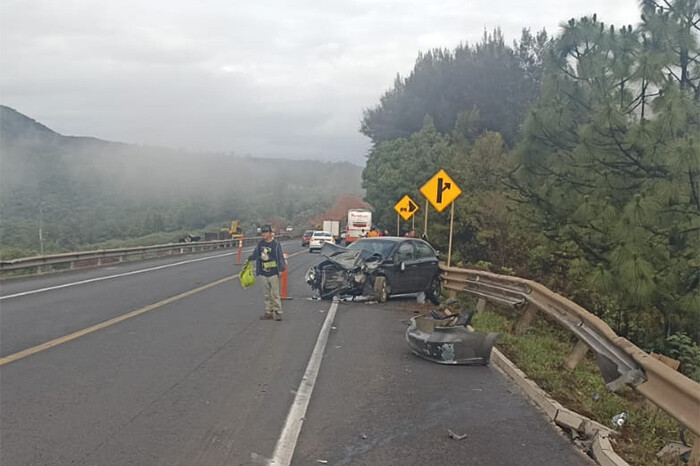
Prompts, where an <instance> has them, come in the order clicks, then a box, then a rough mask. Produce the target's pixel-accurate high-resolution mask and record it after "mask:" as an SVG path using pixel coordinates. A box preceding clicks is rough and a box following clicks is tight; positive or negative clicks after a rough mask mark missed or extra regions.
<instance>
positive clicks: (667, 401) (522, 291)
mask: <svg viewBox="0 0 700 466" xmlns="http://www.w3.org/2000/svg"><path fill="white" fill-rule="evenodd" d="M440 270H442V278H443V280H444V288H446V289H448V290H453V291H460V292H467V293H470V294H473V295H476V296H478V297H480V298H483V299H485V300H487V301H491V302H494V303H497V304H504V305H508V306H512V307H516V308H518V307H523V308H526V307H527V306H534V307H535V308H536V309H537V310H539V311H542V312H544V313H545V314H547V315H548V316H550V317H552V318H554V319H555V320H556V321H557V322H559V323H560V324H561V325H563V326H564V327H566V328H567V329H568V330H570V331H571V332H572V333H574V334H575V335H576V336H577V337H578V338H579V339H580V340H581V341H583V342H584V343H585V344H586V345H587V346H588V347H589V348H590V349H591V350H593V352H594V353H595V355H596V361H597V363H598V367H599V368H600V370H601V374H602V376H603V378H604V379H605V381H606V383H607V387H608V388H609V389H611V390H613V391H615V390H617V389H619V388H621V387H622V386H623V385H625V384H628V385H631V386H632V387H633V388H634V389H635V390H637V391H638V392H639V393H641V394H642V395H644V396H645V397H646V398H647V399H648V400H650V401H651V402H653V403H654V404H656V405H657V406H659V407H660V408H661V409H663V410H664V411H666V412H667V413H668V414H670V415H671V416H672V417H673V418H675V419H676V420H677V421H678V422H680V423H681V424H682V425H683V426H685V427H686V428H688V429H689V430H690V431H692V432H693V433H694V434H695V435H699V436H700V384H698V383H696V382H694V381H693V380H691V379H689V378H688V377H685V376H684V375H683V374H681V373H679V372H677V371H675V370H673V369H671V368H670V367H668V366H667V365H666V364H664V363H662V362H661V361H659V360H657V359H655V358H653V357H651V356H650V355H649V354H647V353H645V352H644V351H642V350H641V349H639V348H638V347H637V346H635V345H634V344H633V343H631V342H630V341H629V340H627V339H626V338H623V337H620V336H618V335H617V334H616V333H615V332H614V331H613V330H612V329H611V328H610V326H609V325H608V324H606V323H605V322H604V321H603V320H602V319H600V318H599V317H597V316H595V315H593V314H592V313H590V312H588V311H587V310H586V309H584V308H582V307H581V306H579V305H578V304H576V303H574V302H573V301H570V300H568V299H566V298H564V297H563V296H560V295H558V294H556V293H554V292H552V291H551V290H549V289H548V288H546V287H545V286H543V285H541V284H539V283H537V282H534V281H531V280H526V279H523V278H518V277H509V276H504V275H497V274H494V273H490V272H483V271H480V270H470V269H460V268H457V267H447V266H446V265H444V264H441V265H440Z"/></svg>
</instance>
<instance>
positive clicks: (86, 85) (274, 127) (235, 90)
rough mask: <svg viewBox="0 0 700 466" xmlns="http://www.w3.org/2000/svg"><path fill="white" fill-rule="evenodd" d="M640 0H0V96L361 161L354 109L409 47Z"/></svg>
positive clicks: (69, 116) (99, 119)
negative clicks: (109, 0)
mask: <svg viewBox="0 0 700 466" xmlns="http://www.w3.org/2000/svg"><path fill="white" fill-rule="evenodd" d="M593 12H597V13H598V17H599V19H601V20H602V21H604V22H606V23H612V24H616V25H618V26H619V25H622V24H636V23H637V22H638V18H639V13H638V7H637V1H636V0H615V1H611V0H585V1H584V0H576V1H572V0H551V1H534V0H461V1H457V0H440V1H428V0H308V1H294V2H292V1H283V0H246V1H242V0H238V1H234V0H196V1H195V0H162V1H161V0H119V1H111V2H108V1H95V0H60V1H59V0H55V1H50V0H2V1H1V2H0V103H2V104H4V105H8V106H10V107H13V108H15V109H16V110H18V111H20V112H22V113H24V114H26V115H28V116H30V117H31V118H34V119H36V120H38V121H40V122H41V123H44V124H45V125H47V126H49V127H50V128H52V129H54V130H55V131H58V132H59V133H62V134H66V135H78V136H94V137H98V138H101V139H106V140H111V141H121V142H128V143H140V144H149V145H160V146H167V147H173V148H181V149H188V150H195V151H222V152H234V153H236V154H251V155H259V156H281V157H287V158H312V159H324V160H348V161H352V162H355V163H359V164H362V163H364V156H365V154H366V152H367V149H368V148H369V142H368V140H367V139H366V138H365V137H364V136H362V135H361V134H360V133H359V132H358V128H359V126H360V119H361V117H362V110H363V109H364V108H367V107H372V106H374V105H376V104H377V103H378V101H379V97H380V96H381V95H382V94H383V93H384V92H385V91H386V90H387V89H389V88H390V86H391V85H392V83H393V80H394V77H395V76H396V73H400V74H401V75H404V76H405V75H406V74H408V73H409V72H410V71H411V69H412V67H413V64H414V62H415V59H416V56H417V54H418V52H419V51H421V50H422V51H425V50H428V49H431V48H434V47H443V48H454V47H455V46H456V45H457V44H459V43H460V42H469V43H474V42H477V41H478V40H479V39H480V37H481V35H482V34H483V31H484V28H486V29H488V30H491V29H493V28H494V27H498V26H500V27H501V29H502V30H503V32H504V35H505V36H506V38H507V39H508V41H509V42H511V41H512V40H513V39H517V38H518V37H519V36H520V31H521V29H522V28H523V27H529V28H530V29H531V30H533V31H534V30H539V29H541V28H543V27H545V28H546V29H547V31H548V32H550V33H552V32H556V31H558V27H559V24H560V23H561V22H562V21H565V20H567V19H569V18H571V17H579V16H581V15H584V14H590V13H593Z"/></svg>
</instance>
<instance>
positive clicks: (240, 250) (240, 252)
mask: <svg viewBox="0 0 700 466" xmlns="http://www.w3.org/2000/svg"><path fill="white" fill-rule="evenodd" d="M242 255H243V237H241V238H240V239H239V240H238V255H237V256H236V265H241V256H242Z"/></svg>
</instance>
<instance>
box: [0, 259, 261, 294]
mask: <svg viewBox="0 0 700 466" xmlns="http://www.w3.org/2000/svg"><path fill="white" fill-rule="evenodd" d="M250 251H252V249H248V251H246V252H250ZM233 254H238V251H235V252H227V253H225V254H219V255H216V256H209V257H200V258H199V259H190V260H186V261H181V262H174V263H172V264H166V265H159V266H158V267H150V268H148V269H141V270H134V271H131V272H124V273H118V274H115V275H107V276H105V277H97V278H90V279H88V280H81V281H79V282H73V283H64V284H63V285H56V286H49V287H48V288H39V289H37V290H30V291H24V292H22V293H15V294H10V295H7V296H0V300H3V299H10V298H19V297H20V296H27V295H32V294H37V293H43V292H45V291H51V290H58V289H61V288H68V287H71V286H77V285H85V284H86V283H93V282H100V281H102V280H111V279H113V278H119V277H126V276H128V275H136V274H139V273H145V272H153V271H154V270H161V269H167V268H169V267H176V266H178V265H184V264H190V263H192V262H199V261H206V260H209V259H217V258H219V257H225V256H231V255H233Z"/></svg>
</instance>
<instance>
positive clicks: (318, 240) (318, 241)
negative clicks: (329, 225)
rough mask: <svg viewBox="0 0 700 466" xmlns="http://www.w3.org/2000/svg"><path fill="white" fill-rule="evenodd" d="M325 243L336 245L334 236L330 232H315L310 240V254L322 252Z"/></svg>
mask: <svg viewBox="0 0 700 466" xmlns="http://www.w3.org/2000/svg"><path fill="white" fill-rule="evenodd" d="M323 243H334V244H335V239H333V235H332V234H331V232H330V231H314V233H313V234H312V235H311V239H310V240H309V252H314V251H316V250H318V251H320V250H321V248H322V247H323Z"/></svg>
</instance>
